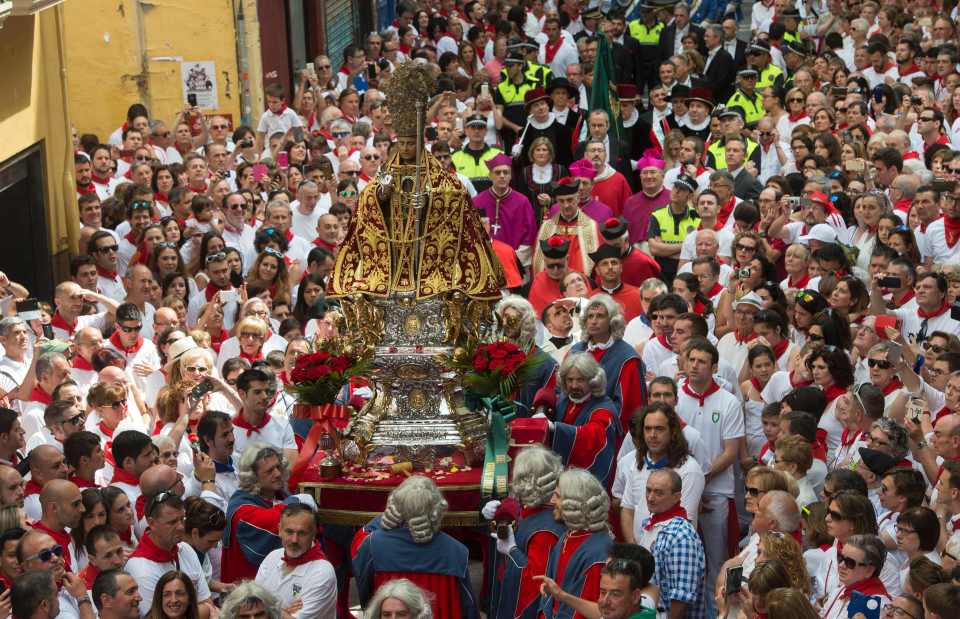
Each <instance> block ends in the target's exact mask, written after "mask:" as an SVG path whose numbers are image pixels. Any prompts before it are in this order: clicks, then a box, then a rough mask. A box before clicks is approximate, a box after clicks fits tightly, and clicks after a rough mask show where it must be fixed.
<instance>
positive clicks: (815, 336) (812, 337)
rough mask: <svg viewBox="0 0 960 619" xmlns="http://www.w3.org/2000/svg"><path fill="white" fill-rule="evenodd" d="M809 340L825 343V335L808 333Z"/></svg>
mask: <svg viewBox="0 0 960 619" xmlns="http://www.w3.org/2000/svg"><path fill="white" fill-rule="evenodd" d="M807 339H808V340H810V341H811V342H823V341H825V339H824V337H823V335H821V334H820V333H808V334H807Z"/></svg>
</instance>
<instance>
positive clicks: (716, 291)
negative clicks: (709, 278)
mask: <svg viewBox="0 0 960 619" xmlns="http://www.w3.org/2000/svg"><path fill="white" fill-rule="evenodd" d="M721 292H723V286H721V285H720V283H719V282H717V283H716V284H714V285H713V287H711V288H710V290H708V291H707V298H709V299H712V298H713V297H715V296H717V295H718V294H720V293H721Z"/></svg>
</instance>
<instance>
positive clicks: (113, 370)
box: [97, 365, 127, 387]
mask: <svg viewBox="0 0 960 619" xmlns="http://www.w3.org/2000/svg"><path fill="white" fill-rule="evenodd" d="M97 378H98V382H101V383H105V384H107V385H122V386H123V387H126V386H127V377H126V376H125V375H124V374H123V370H121V369H120V368H118V367H116V366H113V365H108V366H107V367H105V368H103V369H102V370H100V373H99V374H98V375H97Z"/></svg>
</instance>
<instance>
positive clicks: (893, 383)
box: [881, 376, 903, 395]
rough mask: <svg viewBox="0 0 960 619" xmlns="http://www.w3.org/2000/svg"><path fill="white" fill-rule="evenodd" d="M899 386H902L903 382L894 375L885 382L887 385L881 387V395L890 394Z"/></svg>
mask: <svg viewBox="0 0 960 619" xmlns="http://www.w3.org/2000/svg"><path fill="white" fill-rule="evenodd" d="M901 387H903V383H902V382H900V379H899V378H897V377H896V376H894V377H893V378H891V379H890V382H889V383H887V386H886V387H884V388H883V389H881V391H883V395H890V394H891V393H893V392H894V391H896V390H897V389H900V388H901Z"/></svg>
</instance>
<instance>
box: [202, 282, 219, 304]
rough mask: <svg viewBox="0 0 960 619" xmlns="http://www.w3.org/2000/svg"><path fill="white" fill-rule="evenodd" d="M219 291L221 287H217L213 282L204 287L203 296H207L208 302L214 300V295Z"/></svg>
mask: <svg viewBox="0 0 960 619" xmlns="http://www.w3.org/2000/svg"><path fill="white" fill-rule="evenodd" d="M218 292H220V288H217V286H216V285H215V284H214V283H213V282H210V283H209V284H207V287H206V288H204V289H203V296H205V297H206V298H207V303H209V302H210V301H213V297H214V295H216V294H217V293H218Z"/></svg>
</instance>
